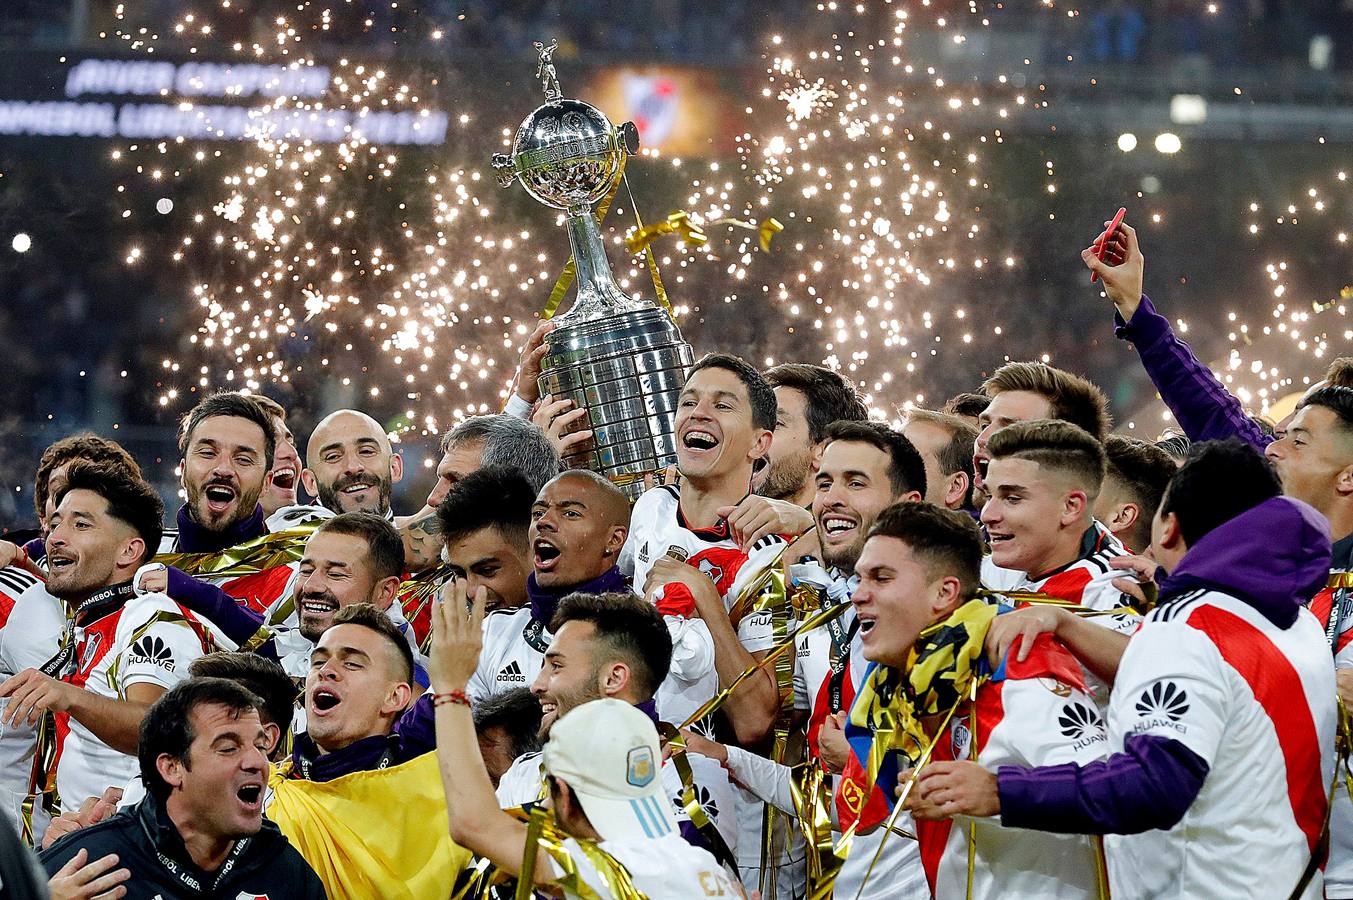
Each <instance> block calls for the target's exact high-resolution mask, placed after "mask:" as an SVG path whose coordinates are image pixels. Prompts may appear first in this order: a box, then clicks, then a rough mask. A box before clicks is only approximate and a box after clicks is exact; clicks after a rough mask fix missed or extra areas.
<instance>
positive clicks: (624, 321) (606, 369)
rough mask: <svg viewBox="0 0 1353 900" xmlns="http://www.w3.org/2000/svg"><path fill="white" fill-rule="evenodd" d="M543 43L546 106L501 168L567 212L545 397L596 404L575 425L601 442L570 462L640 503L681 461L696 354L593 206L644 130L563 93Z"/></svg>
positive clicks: (496, 162)
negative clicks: (611, 251) (685, 393)
mask: <svg viewBox="0 0 1353 900" xmlns="http://www.w3.org/2000/svg"><path fill="white" fill-rule="evenodd" d="M535 46H536V49H537V50H538V51H539V53H540V64H539V66H538V67H537V69H536V76H537V77H538V78H540V79H541V81H542V83H543V85H544V88H545V100H546V102H545V104H544V105H543V106H541V107H538V108H537V109H536V110H535V112H533V113H531V114H530V115H529V116H527V117H526V119H525V120H524V121H523V122H522V123H521V126H520V127H519V128H518V129H517V133H516V136H515V137H514V138H513V140H512V152H511V154H501V153H499V154H494V157H493V168H494V171H495V172H496V173H497V175H498V182H499V183H500V184H501V185H503V186H504V187H507V186H508V185H510V184H511V183H512V182H513V181H514V180H516V181H520V182H521V184H522V187H524V188H526V192H527V193H529V194H530V195H531V196H532V197H534V198H535V199H536V200H538V201H540V202H541V203H544V204H545V205H546V206H549V207H552V208H554V209H562V210H566V211H567V212H568V237H569V243H570V244H571V245H572V248H573V260H574V264H575V268H576V279H577V286H578V291H577V297H576V299H575V300H574V302H573V306H572V307H571V308H570V309H569V310H568V312H566V313H564V314H563V315H561V316H557V317H556V318H555V323H556V325H555V329H554V330H553V331H551V332H550V333H549V334H548V335H546V337H545V342H546V346H547V348H548V349H547V350H546V351H545V358H544V359H543V360H542V361H541V374H540V380H539V385H540V393H541V395H542V396H543V395H545V394H551V395H553V396H554V398H555V399H557V400H561V399H565V398H567V399H569V400H572V401H573V403H574V405H575V407H578V408H582V409H586V410H587V415H586V417H585V421H584V422H581V423H579V424H578V425H577V427H578V428H580V429H581V428H590V429H592V435H593V436H592V440H591V441H589V442H588V443H587V444H585V445H584V446H583V447H582V448H580V449H579V450H577V451H575V453H574V454H573V455H571V456H569V457H567V458H566V459H565V460H564V462H565V464H566V465H568V466H570V467H571V468H587V469H592V470H593V471H595V472H598V473H600V474H602V475H605V476H606V477H607V478H609V479H611V481H612V482H614V483H615V484H616V485H617V486H618V487H620V488H621V489H622V490H624V491H625V493H626V494H627V495H628V496H629V497H630V498H631V499H633V498H635V497H637V496H638V495H639V494H640V493H641V492H642V491H643V479H644V476H645V475H647V474H649V473H655V472H660V471H661V470H662V469H664V468H665V467H667V466H668V465H670V464H672V463H673V462H675V461H676V404H677V395H678V394H679V393H680V391H681V385H682V384H683V383H684V382H685V380H686V369H687V367H689V366H690V365H691V363H692V362H693V361H694V357H693V354H692V352H691V347H690V345H689V344H687V343H686V342H685V341H683V340H682V339H681V332H680V330H678V328H677V326H676V323H675V322H673V321H672V317H671V316H670V315H668V314H667V311H666V310H664V309H663V308H662V307H661V306H659V305H658V304H657V303H656V302H655V301H652V300H642V299H636V298H633V297H629V296H627V295H626V294H625V293H624V291H622V290H621V289H620V286H619V285H618V284H616V281H615V276H614V275H613V274H612V273H611V265H610V263H609V261H608V260H607V259H606V251H605V249H604V247H603V246H602V241H601V231H600V229H599V228H598V226H597V219H596V216H595V215H594V214H593V211H592V206H593V204H595V203H597V202H599V201H600V200H601V199H602V198H604V197H605V196H606V195H607V193H608V192H609V191H610V190H611V188H612V187H613V186H614V185H615V184H616V183H617V182H618V181H619V180H620V177H621V172H622V168H621V167H622V162H623V161H624V157H625V155H626V154H629V155H633V154H634V153H636V152H637V151H638V149H639V133H638V129H636V128H635V127H634V123H633V122H626V123H624V124H623V125H620V126H619V127H617V126H615V125H613V124H612V123H611V121H610V120H609V119H607V118H606V116H605V114H604V113H602V111H601V110H599V109H597V108H596V107H595V106H592V105H591V104H589V103H584V102H582V101H581V100H572V99H568V98H566V97H564V96H563V94H562V92H561V91H560V89H559V80H558V78H557V76H556V74H555V69H554V63H553V62H552V60H551V56H552V54H553V53H554V49H555V46H556V44H555V42H554V41H551V42H550V44H549V45H548V46H546V45H543V44H540V43H538V42H537V43H536V45H535Z"/></svg>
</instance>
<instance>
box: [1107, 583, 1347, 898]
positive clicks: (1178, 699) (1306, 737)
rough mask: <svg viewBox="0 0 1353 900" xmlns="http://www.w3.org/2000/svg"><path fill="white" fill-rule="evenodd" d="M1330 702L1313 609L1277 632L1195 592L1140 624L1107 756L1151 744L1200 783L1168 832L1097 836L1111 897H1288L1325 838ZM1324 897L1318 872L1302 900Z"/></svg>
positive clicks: (1121, 680)
mask: <svg viewBox="0 0 1353 900" xmlns="http://www.w3.org/2000/svg"><path fill="white" fill-rule="evenodd" d="M1335 696H1336V695H1335V686H1334V666H1333V665H1332V661H1331V659H1330V652H1329V644H1328V643H1326V641H1325V636H1324V632H1323V631H1322V630H1321V628H1320V625H1319V624H1318V623H1317V621H1316V618H1315V616H1313V615H1312V614H1311V613H1310V612H1309V611H1308V610H1305V609H1303V610H1302V611H1301V612H1300V614H1299V615H1298V617H1297V621H1296V623H1295V624H1293V625H1292V627H1290V628H1287V629H1281V628H1278V627H1277V626H1276V625H1274V624H1273V623H1272V622H1270V621H1269V620H1268V619H1266V618H1264V616H1263V615H1261V614H1260V613H1259V612H1258V611H1257V610H1256V609H1254V607H1252V606H1250V605H1249V604H1247V603H1243V602H1241V601H1240V600H1237V599H1235V598H1234V597H1231V596H1228V595H1226V594H1223V593H1220V592H1218V591H1201V590H1200V591H1194V592H1192V593H1188V594H1184V595H1182V596H1180V597H1177V598H1174V599H1173V600H1171V601H1170V602H1169V603H1167V604H1165V605H1163V606H1160V607H1158V608H1157V609H1155V610H1154V611H1153V612H1152V613H1151V614H1150V615H1149V616H1147V617H1146V622H1145V623H1144V624H1143V625H1142V627H1141V630H1139V631H1138V632H1137V633H1136V635H1134V636H1133V638H1132V640H1131V641H1130V642H1129V643H1128V647H1127V651H1126V652H1125V653H1124V654H1123V659H1122V662H1121V663H1119V666H1118V676H1117V678H1116V679H1115V681H1114V686H1113V695H1112V697H1111V698H1110V701H1109V723H1108V726H1109V751H1110V752H1112V753H1121V752H1122V751H1123V741H1124V739H1125V738H1126V737H1128V736H1129V735H1138V734H1150V735H1159V736H1161V737H1165V738H1169V739H1171V740H1174V741H1178V742H1180V743H1181V744H1183V745H1184V746H1186V747H1188V748H1189V750H1191V751H1193V752H1194V753H1196V754H1197V755H1198V756H1199V757H1200V758H1201V759H1202V760H1203V761H1204V762H1205V763H1207V765H1208V773H1207V778H1206V780H1204V782H1203V786H1202V790H1201V791H1200V792H1199V793H1198V796H1197V798H1196V799H1195V800H1194V801H1193V804H1192V805H1191V806H1190V807H1189V809H1188V811H1187V812H1186V813H1185V814H1184V818H1183V819H1182V820H1180V822H1179V823H1178V824H1176V825H1175V827H1173V828H1171V829H1170V830H1169V831H1162V830H1160V829H1156V830H1152V831H1147V832H1144V833H1142V834H1128V835H1108V836H1106V837H1105V839H1104V846H1105V852H1106V855H1107V860H1108V867H1109V880H1110V884H1111V887H1112V889H1113V895H1114V897H1115V898H1127V900H1134V898H1143V897H1253V898H1261V897H1263V898H1267V897H1287V896H1289V895H1290V894H1291V892H1292V891H1293V890H1294V889H1295V888H1296V886H1297V882H1298V880H1299V879H1300V877H1301V874H1302V871H1303V870H1304V869H1305V867H1306V863H1307V860H1308V859H1310V856H1311V853H1312V851H1313V849H1314V848H1315V847H1316V845H1317V843H1318V841H1319V838H1320V833H1321V830H1322V828H1323V826H1324V819H1325V805H1326V799H1327V794H1326V791H1328V790H1329V785H1330V779H1331V778H1332V776H1333V774H1334V732H1335V724H1336V711H1335V710H1336V699H1335ZM1322 893H1323V883H1322V879H1321V876H1320V873H1319V872H1317V873H1316V875H1315V877H1314V878H1313V879H1311V881H1310V883H1309V884H1308V885H1307V887H1306V890H1305V891H1304V893H1303V894H1302V896H1303V897H1304V898H1309V900H1315V898H1319V897H1320V896H1322Z"/></svg>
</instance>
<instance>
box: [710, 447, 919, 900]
mask: <svg viewBox="0 0 1353 900" xmlns="http://www.w3.org/2000/svg"><path fill="white" fill-rule="evenodd" d="M824 443H825V445H826V446H825V448H824V449H823V451H822V456H821V460H820V463H819V465H818V468H817V473H816V475H815V476H814V483H815V487H816V489H817V492H816V496H815V497H814V499H813V517H814V519H815V520H816V521H817V528H818V532H819V534H820V535H821V538H820V540H821V547H822V549H821V556H822V559H821V563H819V562H817V561H816V560H808V561H805V562H801V563H800V564H798V565H795V566H792V567H791V569H790V574H791V577H792V578H793V579H794V581H795V584H796V585H798V586H811V587H812V588H814V589H815V591H816V593H817V597H818V601H817V605H816V606H815V607H814V608H812V609H811V610H810V611H809V612H808V614H809V615H813V614H816V613H818V612H819V611H821V610H826V609H830V608H831V607H832V606H835V605H837V604H840V603H849V601H850V598H851V594H852V593H853V592H854V590H855V587H856V585H857V584H858V583H859V579H858V578H857V577H856V576H855V563H856V560H858V559H859V556H860V550H861V549H862V548H863V547H864V542H865V539H866V537H867V536H868V534H869V530H870V528H872V527H873V524H874V520H875V519H876V518H877V517H878V515H879V513H880V512H882V511H883V510H884V509H885V508H887V507H888V506H890V505H891V504H893V503H895V502H898V501H901V500H919V499H920V498H921V496H922V494H924V492H925V490H926V486H927V483H926V471H925V466H924V463H923V462H922V461H921V457H920V454H918V453H917V451H916V448H915V447H913V446H912V445H911V443H910V442H909V441H908V440H907V438H906V437H905V436H903V435H902V434H899V433H898V432H896V431H893V430H892V429H890V428H888V427H887V426H886V425H883V424H880V423H877V422H833V423H832V424H831V425H830V426H829V427H828V428H827V431H826V435H825V442H824ZM795 644H796V650H795V656H794V708H795V710H796V712H797V713H798V715H799V717H800V718H801V719H806V721H807V743H808V755H809V758H810V760H811V761H812V763H813V764H816V765H820V766H822V767H823V768H824V769H825V770H826V771H827V772H828V773H829V774H832V775H837V774H839V773H840V772H841V770H842V769H843V768H844V767H845V764H846V761H847V760H848V758H849V755H850V748H849V747H848V746H847V744H846V739H845V735H844V733H843V732H842V727H843V725H844V719H845V711H847V710H849V709H850V704H851V702H852V701H853V700H854V699H855V694H856V692H857V691H858V689H859V686H860V682H861V681H862V680H863V678H864V673H865V669H866V668H868V662H867V661H866V660H865V659H864V655H863V652H864V651H863V647H862V645H861V643H860V634H859V623H858V622H857V621H856V618H855V612H854V610H853V609H850V608H847V609H846V611H845V612H844V613H843V614H842V615H841V616H840V617H838V618H837V619H835V620H833V621H832V622H829V623H827V624H824V625H819V626H818V627H816V628H813V629H811V630H807V631H800V632H799V633H798V634H797V636H796V640H795ZM687 740H688V742H689V746H690V748H691V749H692V750H693V751H695V752H697V753H701V754H705V755H707V756H710V757H712V758H714V759H716V760H718V761H719V762H721V763H723V764H724V765H725V766H726V767H727V768H728V770H729V772H730V773H731V774H732V775H733V777H734V779H736V780H737V782H738V783H739V784H741V785H743V786H744V787H746V788H748V789H749V790H751V791H752V792H753V793H754V794H756V796H757V797H758V798H759V799H761V800H762V801H763V802H765V803H770V804H772V805H774V806H776V807H777V808H779V809H780V810H782V811H783V812H785V813H786V814H788V815H791V816H792V815H796V814H797V813H796V810H795V808H794V803H793V798H792V794H791V781H792V779H791V774H792V773H791V770H790V768H789V767H788V766H784V765H780V764H779V763H776V762H773V761H771V760H769V759H766V758H764V757H761V756H757V755H755V754H753V753H750V752H748V751H747V750H744V749H742V748H740V747H725V746H722V745H720V744H716V743H713V742H711V741H707V740H704V739H702V738H701V737H700V736H699V735H695V734H690V735H688V738H687ZM900 827H901V828H902V829H903V830H904V831H905V830H909V827H910V823H908V822H905V821H904V822H902V823H901V825H900ZM884 835H885V832H884V831H883V830H882V829H879V830H877V831H874V832H871V833H869V834H859V835H856V837H855V841H854V844H853V845H852V847H851V852H850V855H849V856H848V857H847V858H846V861H845V863H844V864H843V865H842V867H841V871H840V873H839V875H838V877H837V880H836V894H837V896H840V897H855V896H857V891H858V890H859V889H860V887H861V885H863V884H865V873H866V872H867V871H868V870H869V869H870V867H871V866H872V867H873V871H874V874H873V875H872V876H870V879H869V881H868V889H867V891H866V892H865V893H864V894H861V895H860V896H861V897H862V898H863V900H884V898H891V897H907V896H913V895H915V894H917V893H920V892H923V891H925V886H924V881H923V879H924V872H923V871H922V869H921V865H920V858H919V857H918V855H917V854H916V850H915V844H914V843H913V842H911V841H907V840H903V839H899V838H898V837H897V835H891V836H890V838H889V839H888V840H887V841H886V842H884ZM880 843H883V848H884V849H883V853H882V855H881V856H880V857H879V859H878V862H877V863H874V854H875V852H876V851H877V850H878V847H879V844H880Z"/></svg>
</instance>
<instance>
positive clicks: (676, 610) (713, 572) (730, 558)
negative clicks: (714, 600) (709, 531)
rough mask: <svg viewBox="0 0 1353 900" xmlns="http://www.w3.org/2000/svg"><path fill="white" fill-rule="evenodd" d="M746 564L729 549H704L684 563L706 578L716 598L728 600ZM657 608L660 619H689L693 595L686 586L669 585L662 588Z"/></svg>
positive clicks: (742, 555)
mask: <svg viewBox="0 0 1353 900" xmlns="http://www.w3.org/2000/svg"><path fill="white" fill-rule="evenodd" d="M746 562H747V554H746V553H743V552H742V551H741V550H738V549H735V548H732V547H708V548H706V549H704V550H701V551H700V552H699V553H697V554H695V555H694V556H692V557H691V558H690V559H688V560H686V564H687V565H688V566H691V567H692V568H694V569H698V570H699V571H701V572H703V573H705V575H707V576H709V580H710V581H712V582H714V587H715V588H716V589H717V590H718V591H719V596H720V597H727V596H728V591H729V590H730V589H731V588H732V587H733V581H734V580H735V579H736V578H737V577H738V572H739V570H741V569H742V567H743V565H744V564H746ZM657 607H658V612H660V613H662V614H663V615H664V616H684V617H686V618H690V617H692V616H694V615H695V595H694V594H692V593H691V589H690V588H688V587H686V585H684V584H680V583H676V582H673V583H671V584H667V585H664V586H663V589H662V596H661V597H660V598H658V602H657Z"/></svg>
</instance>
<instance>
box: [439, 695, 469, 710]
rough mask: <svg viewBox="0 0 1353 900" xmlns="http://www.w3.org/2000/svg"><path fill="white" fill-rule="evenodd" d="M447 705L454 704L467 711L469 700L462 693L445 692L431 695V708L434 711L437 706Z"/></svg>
mask: <svg viewBox="0 0 1353 900" xmlns="http://www.w3.org/2000/svg"><path fill="white" fill-rule="evenodd" d="M448 703H454V704H456V705H458V706H464V707H465V708H466V709H469V707H470V698H469V697H467V696H466V695H465V692H464V691H446V692H445V693H441V694H433V695H432V706H433V708H434V709H435V708H436V707H438V706H445V705H446V704H448Z"/></svg>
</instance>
